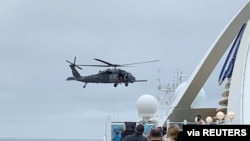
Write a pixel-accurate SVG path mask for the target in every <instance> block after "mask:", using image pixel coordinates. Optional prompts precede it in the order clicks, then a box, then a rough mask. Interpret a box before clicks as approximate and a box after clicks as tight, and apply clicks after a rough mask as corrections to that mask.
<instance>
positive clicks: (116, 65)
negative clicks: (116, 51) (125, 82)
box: [94, 58, 121, 67]
mask: <svg viewBox="0 0 250 141" xmlns="http://www.w3.org/2000/svg"><path fill="white" fill-rule="evenodd" d="M94 60H96V61H99V62H102V63H104V64H107V65H109V66H113V67H119V66H121V65H118V64H111V63H109V62H107V61H103V60H101V59H97V58H94Z"/></svg>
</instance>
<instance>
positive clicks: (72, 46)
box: [0, 0, 248, 139]
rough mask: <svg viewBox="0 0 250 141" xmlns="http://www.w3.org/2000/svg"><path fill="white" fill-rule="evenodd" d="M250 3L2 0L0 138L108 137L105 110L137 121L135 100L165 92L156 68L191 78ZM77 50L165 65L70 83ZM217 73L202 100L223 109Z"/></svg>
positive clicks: (86, 56) (80, 59) (83, 56)
mask: <svg viewBox="0 0 250 141" xmlns="http://www.w3.org/2000/svg"><path fill="white" fill-rule="evenodd" d="M247 1H248V0H220V1H218V0H210V1H208V0H189V1H184V0H183V1H176V0H157V1H153V0H135V1H133V0H126V1H125V0H124V1H118V0H116V1H115V0H108V1H94V0H88V1H87V0H85V1H84V0H68V1H67V0H22V1H20V0H8V1H6V0H0V28H1V30H0V31H1V32H0V46H1V51H0V65H1V69H0V74H1V75H0V86H1V89H0V138H4V137H12V138H13V137H16V138H94V139H102V138H103V136H104V131H105V119H106V116H108V115H110V116H112V118H113V119H114V120H118V121H132V120H137V118H138V116H137V110H136V104H135V103H136V101H137V99H138V98H139V97H140V96H141V95H142V94H152V95H154V96H159V94H160V92H159V91H158V89H157V86H158V81H157V79H158V78H159V73H158V70H160V72H161V73H160V76H161V81H162V83H171V82H172V81H173V75H174V74H175V72H176V69H180V70H182V72H183V73H184V74H186V75H190V74H191V73H192V72H193V70H194V69H195V67H196V65H197V64H198V63H199V61H200V59H201V58H202V56H203V55H204V54H205V52H206V51H207V49H208V48H209V47H210V46H211V45H212V44H213V42H214V41H215V39H216V38H217V37H218V36H219V34H220V33H221V31H222V30H223V29H224V27H225V26H226V25H227V24H228V22H229V21H230V20H231V19H232V18H233V17H234V16H235V14H236V13H237V12H238V11H239V10H240V8H241V7H242V6H243V5H244V4H245V3H246V2H247ZM74 56H77V63H79V64H98V63H99V62H96V61H94V60H93V58H100V59H103V60H106V61H108V62H111V63H117V64H125V63H133V62H141V61H148V60H155V59H159V60H160V61H159V62H155V63H150V64H140V65H136V67H132V68H126V70H128V71H129V72H131V73H133V74H134V75H135V76H136V78H137V79H147V80H149V81H148V82H146V83H134V84H130V85H129V86H128V87H125V86H124V85H118V87H117V88H114V87H113V85H112V84H88V85H87V87H86V88H85V89H83V88H82V86H83V83H80V82H75V81H72V82H68V81H65V79H66V78H67V77H68V76H71V75H72V74H71V70H70V68H69V66H68V63H66V62H65V60H73V58H74ZM223 61H224V60H222V62H223ZM101 69H102V68H91V67H85V68H83V70H81V71H80V73H81V74H82V75H88V74H94V73H97V72H98V71H99V70H101ZM220 69H221V65H218V67H217V68H216V70H215V71H214V73H213V75H211V77H210V78H209V80H208V81H207V83H206V84H205V86H204V88H205V90H206V93H207V101H206V103H204V105H205V106H210V107H216V106H218V100H219V99H220V94H221V89H220V88H219V87H218V86H217V79H218V76H219V73H220Z"/></svg>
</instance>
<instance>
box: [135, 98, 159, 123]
mask: <svg viewBox="0 0 250 141" xmlns="http://www.w3.org/2000/svg"><path fill="white" fill-rule="evenodd" d="M136 106H137V111H138V114H139V116H140V117H142V118H143V119H144V120H149V119H150V118H151V117H153V116H154V114H155V112H156V110H157V100H156V99H155V97H153V96H152V95H149V94H144V95H142V96H140V97H139V98H138V100H137V102H136Z"/></svg>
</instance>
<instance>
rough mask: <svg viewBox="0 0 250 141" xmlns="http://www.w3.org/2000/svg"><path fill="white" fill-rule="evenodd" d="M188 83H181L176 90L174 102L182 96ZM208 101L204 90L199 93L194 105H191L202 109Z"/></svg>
mask: <svg viewBox="0 0 250 141" xmlns="http://www.w3.org/2000/svg"><path fill="white" fill-rule="evenodd" d="M185 85H186V82H183V83H181V84H180V85H179V86H178V87H177V88H176V90H175V94H174V96H173V100H174V99H175V98H176V97H177V95H179V94H180V92H181V90H183V89H184V87H185ZM205 100H206V92H205V90H204V89H203V88H201V90H200V91H199V93H198V95H197V96H196V97H195V99H194V101H193V103H192V104H191V105H190V106H191V107H192V108H200V107H201V106H202V104H203V103H204V101H205Z"/></svg>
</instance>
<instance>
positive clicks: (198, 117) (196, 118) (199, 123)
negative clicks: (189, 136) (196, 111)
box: [195, 115, 202, 125]
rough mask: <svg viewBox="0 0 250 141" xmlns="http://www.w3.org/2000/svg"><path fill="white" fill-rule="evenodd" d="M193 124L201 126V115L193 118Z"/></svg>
mask: <svg viewBox="0 0 250 141" xmlns="http://www.w3.org/2000/svg"><path fill="white" fill-rule="evenodd" d="M195 123H196V124H197V125H201V124H202V118H201V115H197V116H196V117H195Z"/></svg>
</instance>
